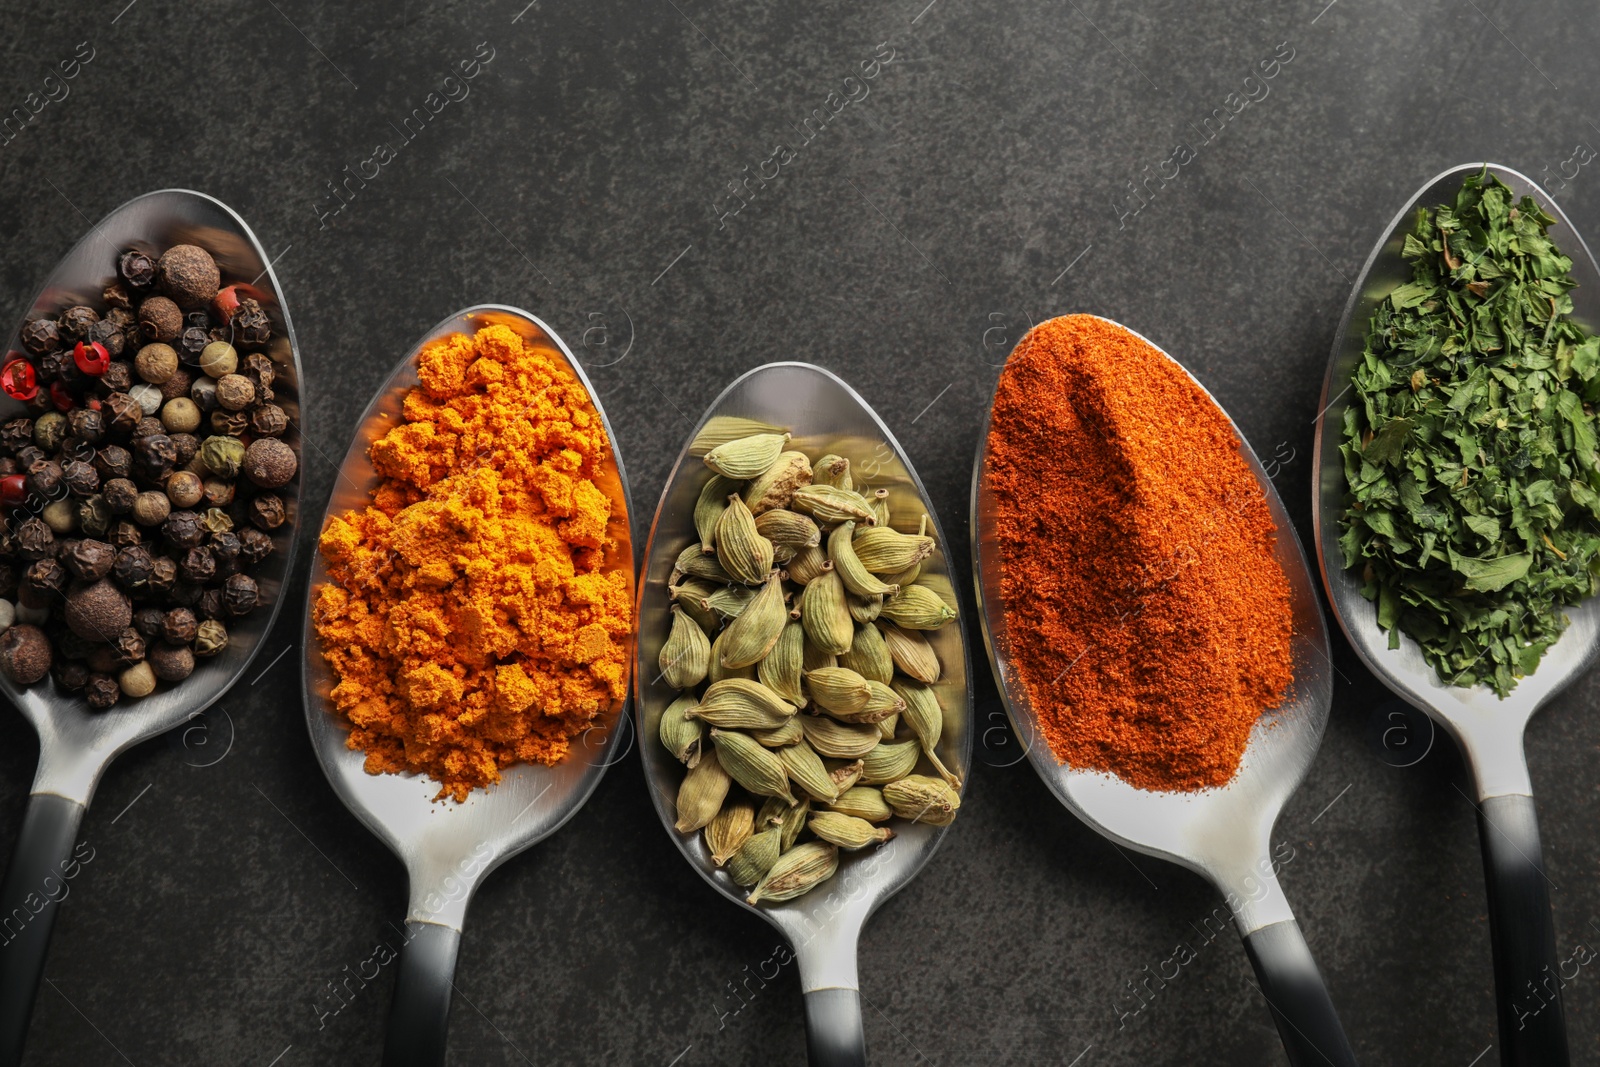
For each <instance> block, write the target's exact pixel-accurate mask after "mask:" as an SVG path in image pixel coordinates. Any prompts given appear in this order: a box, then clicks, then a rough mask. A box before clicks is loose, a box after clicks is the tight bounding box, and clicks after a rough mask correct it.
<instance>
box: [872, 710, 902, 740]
mask: <svg viewBox="0 0 1600 1067" xmlns="http://www.w3.org/2000/svg"><path fill="white" fill-rule="evenodd" d="M876 725H877V727H878V736H879V737H882V738H883V739H884V740H885V741H893V740H894V735H895V731H896V730H898V729H899V728H900V716H899V714H898V713H897V714H894V715H891V716H889V717H888V718H887V719H879V720H878V722H877V724H876Z"/></svg>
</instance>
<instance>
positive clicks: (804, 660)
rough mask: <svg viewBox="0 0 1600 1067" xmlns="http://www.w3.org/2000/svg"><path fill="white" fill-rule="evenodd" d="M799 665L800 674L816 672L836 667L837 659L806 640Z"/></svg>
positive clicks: (808, 639)
mask: <svg viewBox="0 0 1600 1067" xmlns="http://www.w3.org/2000/svg"><path fill="white" fill-rule="evenodd" d="M800 664H801V670H802V672H804V671H817V670H821V669H822V668H824V667H837V666H838V665H839V657H838V656H835V655H834V654H833V653H831V652H824V651H822V649H820V648H818V647H817V646H816V645H813V644H812V643H811V639H810V638H807V639H806V646H805V651H804V653H803V654H802V656H801V660H800Z"/></svg>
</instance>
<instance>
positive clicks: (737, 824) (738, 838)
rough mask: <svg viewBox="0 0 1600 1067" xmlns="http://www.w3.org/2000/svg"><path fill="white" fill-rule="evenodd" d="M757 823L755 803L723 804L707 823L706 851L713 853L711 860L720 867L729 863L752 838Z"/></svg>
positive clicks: (737, 802) (738, 801) (735, 802)
mask: <svg viewBox="0 0 1600 1067" xmlns="http://www.w3.org/2000/svg"><path fill="white" fill-rule="evenodd" d="M755 825H756V809H755V805H753V804H751V803H749V802H748V801H744V800H736V801H734V802H733V803H732V804H725V805H723V808H722V810H721V811H719V812H717V814H716V817H715V818H713V819H712V820H711V821H710V822H709V823H707V824H706V829H705V835H706V851H708V852H710V853H711V862H712V863H714V864H716V865H717V866H718V867H721V866H722V865H723V864H724V863H727V862H728V860H729V859H731V858H732V857H733V854H734V853H735V852H738V851H739V849H741V848H743V847H744V843H745V842H746V841H748V840H750V835H751V834H752V833H754V831H755Z"/></svg>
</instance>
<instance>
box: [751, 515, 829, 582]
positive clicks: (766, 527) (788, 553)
mask: <svg viewBox="0 0 1600 1067" xmlns="http://www.w3.org/2000/svg"><path fill="white" fill-rule="evenodd" d="M756 532H757V533H759V534H760V535H761V536H762V537H765V538H766V539H767V540H768V541H771V542H772V545H773V550H774V552H776V553H777V557H778V558H779V559H781V560H783V561H784V562H786V563H787V562H790V561H792V560H793V559H794V556H795V553H796V552H799V551H800V550H801V549H802V548H815V547H817V546H819V545H821V544H822V531H821V530H820V529H819V528H818V527H817V524H816V522H814V521H813V520H812V519H811V518H810V517H809V516H806V515H802V514H800V513H799V512H798V511H790V510H789V509H788V508H773V509H772V510H771V511H763V512H761V513H760V514H759V515H757V516H756ZM800 584H801V585H804V584H805V583H804V582H801V583H800Z"/></svg>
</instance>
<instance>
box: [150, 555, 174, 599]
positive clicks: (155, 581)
mask: <svg viewBox="0 0 1600 1067" xmlns="http://www.w3.org/2000/svg"><path fill="white" fill-rule="evenodd" d="M145 584H146V586H147V587H148V588H149V590H150V592H152V593H155V594H157V595H160V594H170V593H171V592H172V590H173V589H174V588H175V587H176V586H177V584H178V565H177V564H176V563H174V562H173V561H172V560H171V558H170V557H167V556H157V557H156V558H155V559H153V560H151V562H150V580H149V581H148V582H146V583H145Z"/></svg>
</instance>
